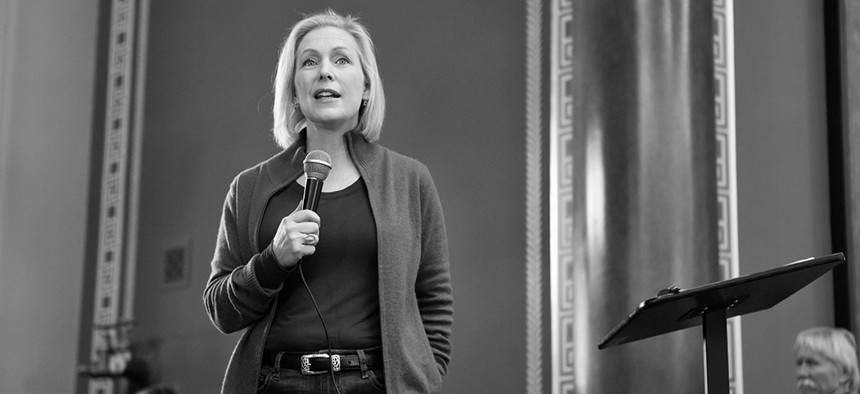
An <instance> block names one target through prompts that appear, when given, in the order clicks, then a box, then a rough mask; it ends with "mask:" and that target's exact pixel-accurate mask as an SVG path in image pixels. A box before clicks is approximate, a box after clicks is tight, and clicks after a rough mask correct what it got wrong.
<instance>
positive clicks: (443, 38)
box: [136, 0, 525, 393]
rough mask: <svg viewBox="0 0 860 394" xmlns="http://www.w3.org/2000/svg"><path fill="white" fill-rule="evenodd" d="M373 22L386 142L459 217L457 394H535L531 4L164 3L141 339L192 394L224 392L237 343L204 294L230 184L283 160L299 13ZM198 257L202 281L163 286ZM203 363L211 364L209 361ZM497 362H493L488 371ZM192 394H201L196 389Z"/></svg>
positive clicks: (158, 11) (150, 139) (146, 204)
mask: <svg viewBox="0 0 860 394" xmlns="http://www.w3.org/2000/svg"><path fill="white" fill-rule="evenodd" d="M329 5H331V6H333V7H334V8H335V9H336V10H337V11H339V12H341V13H354V14H356V15H358V16H361V17H362V18H363V20H364V21H365V22H366V24H367V25H368V26H369V28H370V30H371V35H372V37H373V39H374V42H375V44H376V46H377V48H378V56H377V60H378V62H379V68H380V70H381V75H382V78H383V83H384V86H385V91H386V98H387V104H388V105H387V116H386V123H385V126H384V131H383V134H382V138H381V143H383V144H384V145H386V146H388V147H390V148H392V149H394V150H397V151H399V152H401V153H404V154H407V155H409V156H412V157H415V158H417V159H419V160H421V161H422V162H424V163H425V164H426V165H427V166H428V167H429V168H430V170H431V172H432V173H433V176H434V179H435V181H436V184H437V187H438V190H439V194H440V197H441V199H442V203H443V206H444V209H445V214H446V215H445V216H446V221H447V225H448V236H449V242H450V254H451V263H452V277H453V286H454V299H455V318H454V320H455V327H454V339H453V340H454V353H453V361H452V363H451V365H450V368H449V375H448V377H447V378H446V382H445V386H446V391H447V392H451V393H463V392H470V391H472V390H476V389H475V387H476V385H477V383H476V382H480V386H481V387H482V388H481V389H480V392H488V393H489V392H499V393H501V392H520V391H522V390H524V387H525V358H524V354H525V280H524V269H525V264H524V258H525V251H524V247H525V240H524V233H525V230H524V215H525V214H524V209H525V207H524V205H525V202H524V196H525V190H524V184H525V162H524V156H525V148H524V141H525V135H524V128H525V118H524V108H525V74H524V69H525V57H524V53H525V4H524V3H522V2H497V1H494V0H481V1H469V2H462V1H454V0H447V1H434V2H408V3H404V4H401V3H398V2H386V3H381V2H376V1H342V2H325V3H320V2H318V1H291V2H284V1H264V2H256V3H255V6H254V7H249V6H248V5H247V3H246V2H240V1H228V2H218V3H217V4H211V3H207V2H168V1H154V2H153V3H152V9H151V21H150V22H151V24H150V28H149V29H150V38H149V51H148V57H149V61H148V66H147V73H148V77H147V90H146V104H145V105H146V109H145V126H144V129H145V131H144V137H143V139H144V149H143V174H142V178H141V183H142V185H141V187H142V193H141V207H140V241H139V254H138V256H139V257H138V264H139V267H138V283H137V298H136V300H137V303H136V316H137V318H138V319H139V325H138V327H137V330H136V335H137V337H138V339H139V340H140V341H142V342H144V343H145V344H147V346H150V347H151V348H152V349H153V350H154V353H156V354H157V356H156V357H157V360H159V361H160V366H159V370H161V371H162V376H161V379H160V380H161V382H163V383H164V384H168V385H175V386H177V387H179V388H180V389H181V390H182V392H187V393H190V392H214V391H215V390H217V387H219V385H220V382H221V378H222V375H223V372H224V369H225V367H226V364H227V361H228V358H229V355H230V352H231V351H232V348H233V346H234V345H235V343H236V341H237V340H238V334H236V335H230V336H225V335H222V334H220V333H219V332H218V331H217V330H216V329H215V328H214V327H213V326H212V324H211V323H210V322H209V320H208V318H207V316H206V314H205V312H204V310H203V305H202V302H201V294H202V290H203V287H204V285H205V283H206V279H207V277H208V275H209V262H210V260H211V258H212V251H213V248H214V242H215V235H216V231H217V229H218V222H219V218H220V213H221V205H222V203H223V201H224V196H225V195H226V192H227V187H228V185H229V183H230V180H231V179H232V178H233V177H234V176H235V175H236V174H237V173H238V172H239V171H241V170H243V169H245V168H248V167H250V166H252V165H254V164H256V163H258V162H260V161H262V160H264V159H266V158H268V157H270V156H271V155H273V154H275V153H276V152H277V149H276V146H275V145H274V143H273V142H272V139H271V132H270V129H271V105H272V94H271V90H272V87H271V82H272V76H273V73H274V67H275V64H276V61H277V54H278V51H279V49H280V45H281V43H282V40H283V38H284V37H285V36H286V34H287V33H288V32H289V28H290V27H291V25H292V24H293V23H295V21H297V20H298V19H299V17H300V15H301V13H309V12H314V11H318V10H321V9H322V8H324V7H326V6H329ZM183 245H186V246H187V248H188V249H189V250H190V256H191V260H190V263H191V264H190V275H189V276H190V279H189V280H188V282H187V284H186V285H184V286H178V287H177V286H167V287H166V286H162V285H160V282H161V276H160V275H162V273H163V270H162V269H161V268H160V267H162V266H163V263H164V260H165V258H164V253H165V251H166V250H168V249H171V248H173V247H182V246H183ZM200 360H207V362H206V363H202V364H201V363H200V362H199V361H200ZM488 360H495V361H491V362H488ZM192 387H193V388H192Z"/></svg>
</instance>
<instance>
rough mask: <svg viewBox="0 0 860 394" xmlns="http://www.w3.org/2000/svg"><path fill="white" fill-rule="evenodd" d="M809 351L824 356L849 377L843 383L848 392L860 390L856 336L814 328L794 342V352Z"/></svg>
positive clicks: (844, 330) (838, 329)
mask: <svg viewBox="0 0 860 394" xmlns="http://www.w3.org/2000/svg"><path fill="white" fill-rule="evenodd" d="M800 349H808V350H811V351H813V352H815V353H818V354H820V355H822V356H823V357H824V358H826V359H827V360H830V362H832V363H833V364H834V365H836V366H837V367H839V368H841V369H842V371H843V372H844V373H845V374H846V375H847V376H848V380H847V381H845V382H843V383H842V384H843V387H844V388H845V389H846V392H848V393H851V394H857V393H858V390H860V370H858V365H857V342H856V340H855V339H854V334H852V333H851V331H848V330H846V329H844V328H830V327H814V328H810V329H806V330H804V331H801V332H800V334H797V339H796V340H795V341H794V351H795V352H797V351H800Z"/></svg>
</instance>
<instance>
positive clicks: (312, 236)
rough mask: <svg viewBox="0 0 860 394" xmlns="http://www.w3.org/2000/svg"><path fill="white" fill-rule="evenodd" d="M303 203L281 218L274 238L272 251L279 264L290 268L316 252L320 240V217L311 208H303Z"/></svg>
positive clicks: (286, 268) (284, 267) (287, 268)
mask: <svg viewBox="0 0 860 394" xmlns="http://www.w3.org/2000/svg"><path fill="white" fill-rule="evenodd" d="M301 207H302V203H301V202H299V206H298V207H296V210H295V211H293V213H291V214H289V216H287V217H285V218H283V219H281V224H279V225H278V231H277V232H276V233H275V238H274V239H273V240H272V251H273V252H274V253H275V257H276V258H277V259H278V265H280V266H281V268H283V269H285V270H290V269H292V268H293V267H295V266H296V264H298V262H299V260H301V259H302V257H304V256H310V255H312V254H314V252H316V245H317V244H318V243H319V240H320V217H319V215H317V213H316V212H314V211H311V210H309V209H301Z"/></svg>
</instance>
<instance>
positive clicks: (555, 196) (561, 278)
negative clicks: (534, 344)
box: [549, 0, 581, 394]
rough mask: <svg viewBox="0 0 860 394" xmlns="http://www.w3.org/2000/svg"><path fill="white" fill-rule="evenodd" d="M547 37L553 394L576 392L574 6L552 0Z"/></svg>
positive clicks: (562, 0)
mask: <svg viewBox="0 0 860 394" xmlns="http://www.w3.org/2000/svg"><path fill="white" fill-rule="evenodd" d="M550 19H551V21H552V27H551V29H550V31H551V38H550V40H551V41H550V48H551V54H550V65H551V68H552V70H551V74H550V98H551V103H550V125H549V127H550V148H549V149H550V164H549V167H550V169H549V171H550V175H549V182H550V185H549V189H550V214H549V216H550V227H549V229H550V230H549V231H550V235H549V237H550V303H551V308H550V309H551V310H550V313H551V324H552V326H551V330H550V331H551V336H552V338H551V349H552V351H551V360H552V390H551V392H552V393H554V394H558V393H575V392H576V388H577V383H576V374H575V369H574V368H575V366H576V365H575V364H576V362H575V359H576V338H578V337H579V336H581V335H577V329H576V318H575V309H576V308H575V295H574V294H575V290H576V286H575V284H574V280H575V279H576V275H574V274H573V273H574V272H575V271H576V266H575V259H574V253H575V251H574V245H573V239H574V234H573V217H574V216H573V215H574V210H573V163H574V161H573V150H572V149H571V146H572V143H573V120H574V119H573V116H574V113H573V91H572V86H573V56H574V49H575V48H574V45H573V28H572V26H571V24H572V23H573V19H574V14H573V4H572V0H553V2H552V15H551V16H550Z"/></svg>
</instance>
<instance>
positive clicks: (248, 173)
mask: <svg viewBox="0 0 860 394" xmlns="http://www.w3.org/2000/svg"><path fill="white" fill-rule="evenodd" d="M274 94H275V104H274V109H273V113H274V137H275V141H276V142H277V143H278V145H279V146H280V147H281V148H283V151H281V152H280V153H278V154H277V155H275V156H273V157H271V158H269V159H268V160H265V161H263V162H262V163H260V164H258V165H256V166H254V167H252V168H250V169H248V170H245V171H243V172H242V173H240V174H239V175H238V176H236V178H234V180H233V182H232V184H231V185H230V188H229V191H228V193H227V197H226V200H225V202H224V208H223V212H222V217H221V224H220V228H219V231H218V238H217V243H216V248H215V254H214V257H213V259H212V272H211V275H210V277H209V280H208V283H207V285H206V289H205V291H204V304H205V307H206V311H207V313H208V314H209V317H210V319H211V320H212V322H213V323H214V325H215V326H216V327H217V328H218V329H219V330H221V331H222V332H224V333H231V332H235V331H238V330H244V333H243V335H242V336H241V339H240V340H239V343H238V344H237V345H236V348H235V350H234V352H233V355H232V357H231V359H230V363H229V365H228V367H227V371H226V374H225V377H224V382H223V387H222V392H223V393H230V394H234V393H240V394H241V393H256V392H260V393H343V394H346V393H378V392H386V391H388V392H392V393H436V392H440V391H441V388H442V379H443V376H444V375H445V373H446V371H447V367H448V362H449V360H450V354H451V341H450V336H451V326H452V321H453V299H452V294H451V278H450V274H449V262H448V246H447V238H446V232H445V222H444V218H443V215H442V206H441V203H440V201H439V197H438V195H437V192H436V188H435V186H434V184H433V180H432V178H431V176H430V172H429V171H428V169H427V167H425V166H424V165H423V164H421V163H420V162H418V161H417V160H415V159H411V158H409V157H406V156H403V155H400V154H398V153H395V152H393V151H391V150H389V149H387V148H385V147H383V146H381V145H379V144H378V143H377V140H378V139H379V135H380V132H381V128H382V122H383V117H384V113H385V97H384V94H383V90H382V82H381V78H380V76H379V73H378V70H377V66H376V58H375V55H374V48H373V43H372V41H371V39H370V36H369V34H368V32H367V29H366V28H365V27H364V26H363V25H362V24H361V23H360V22H359V21H358V20H357V19H356V18H353V17H351V16H341V15H338V14H336V13H334V12H333V11H330V10H329V11H325V12H322V13H319V14H316V15H312V16H309V17H307V18H305V19H303V20H301V21H299V22H298V23H296V25H295V26H294V27H293V28H292V30H291V32H290V34H289V36H288V37H287V39H286V41H285V42H284V45H283V47H282V49H281V53H280V58H279V61H278V65H277V72H276V77H275V84H274ZM308 152H310V153H311V154H310V155H309V154H308ZM307 162H310V164H311V166H314V165H316V167H314V168H317V169H319V170H320V171H321V172H323V174H317V173H316V172H314V174H316V175H313V178H314V179H313V180H314V181H315V182H314V184H315V185H318V184H319V182H316V181H317V180H321V179H324V182H322V189H321V193H318V194H316V196H317V197H318V198H319V203H318V208H317V209H316V211H314V210H311V209H303V207H308V206H309V205H307V203H308V202H307V201H304V202H303V201H302V200H303V196H307V195H308V194H307V193H306V191H305V186H306V185H309V184H310V183H307V184H306V178H308V177H309V175H308V174H309V173H306V172H305V164H307ZM329 169H330V170H329ZM324 172H328V173H327V174H325V173H324Z"/></svg>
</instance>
